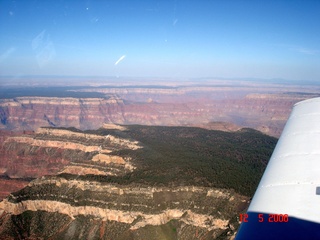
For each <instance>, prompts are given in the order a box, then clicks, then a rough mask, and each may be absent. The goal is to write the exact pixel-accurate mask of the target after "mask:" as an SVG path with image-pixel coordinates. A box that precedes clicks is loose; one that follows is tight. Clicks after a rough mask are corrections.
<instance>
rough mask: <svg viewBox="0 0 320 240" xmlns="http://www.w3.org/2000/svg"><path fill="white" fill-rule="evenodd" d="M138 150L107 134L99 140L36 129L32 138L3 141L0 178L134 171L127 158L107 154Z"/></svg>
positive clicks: (132, 143)
mask: <svg viewBox="0 0 320 240" xmlns="http://www.w3.org/2000/svg"><path fill="white" fill-rule="evenodd" d="M140 148H141V146H140V145H139V143H138V141H134V140H128V139H124V138H121V137H118V136H113V135H112V134H110V133H109V134H107V135H104V136H103V135H97V134H89V133H83V132H80V131H75V130H74V131H71V130H67V129H54V128H40V129H38V130H37V131H36V132H35V133H34V134H24V135H23V136H14V137H7V138H6V139H5V140H4V142H3V147H2V150H1V151H2V154H3V155H2V159H1V160H0V174H2V175H6V176H9V177H11V178H35V177H39V176H43V175H47V174H50V175H52V174H56V173H58V172H64V173H73V174H75V173H77V174H82V175H84V174H97V175H118V174H119V173H121V172H122V173H125V172H126V171H132V170H133V169H134V168H135V167H134V166H133V165H132V163H131V159H130V158H129V157H126V158H123V157H120V156H116V155H110V154H111V153H112V152H113V151H114V150H117V151H119V150H121V149H130V150H137V149H140ZM21 166H23V167H21ZM64 167H65V169H63V168H64Z"/></svg>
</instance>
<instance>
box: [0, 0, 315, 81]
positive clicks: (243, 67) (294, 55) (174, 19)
mask: <svg viewBox="0 0 320 240" xmlns="http://www.w3.org/2000/svg"><path fill="white" fill-rule="evenodd" d="M0 74H1V75H14V76H25V75H81V76H84V75H90V76H92V75H99V76H102V75H105V76H141V77H148V76H156V77H157V76H159V77H165V76H168V77H176V78H180V77H184V78H185V77H187V78H188V77H226V78H230V77H232V78H236V77H241V78H244V77H255V78H286V79H300V80H315V81H319V82H320V1H318V0H314V1H312V0H303V1H295V0H290V1H288V0H284V1H281V0H275V1H272V0H268V1H253V0H247V1H240V0H234V1H228V0H170V1H169V0H145V1H143V0H126V1H125V0H112V1H107V0H105V1H102V0H101V1H93V0H86V1H78V0H77V1H75V0H69V1H67V0H63V1H59V0H47V1H46V0H38V1H37V0H34V1H32V0H28V1H24V0H16V1H9V0H0Z"/></svg>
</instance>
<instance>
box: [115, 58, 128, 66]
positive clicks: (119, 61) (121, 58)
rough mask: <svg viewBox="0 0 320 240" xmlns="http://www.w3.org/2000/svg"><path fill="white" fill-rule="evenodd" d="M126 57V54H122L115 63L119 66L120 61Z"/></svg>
mask: <svg viewBox="0 0 320 240" xmlns="http://www.w3.org/2000/svg"><path fill="white" fill-rule="evenodd" d="M125 58H126V55H122V56H121V57H120V58H119V59H118V60H117V61H116V62H115V63H114V65H115V66H117V65H118V63H119V62H121V61H122V60H123V59H125Z"/></svg>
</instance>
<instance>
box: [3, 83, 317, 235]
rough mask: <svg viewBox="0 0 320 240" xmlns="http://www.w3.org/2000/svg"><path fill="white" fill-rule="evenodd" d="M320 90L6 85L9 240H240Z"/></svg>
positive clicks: (271, 85) (272, 85)
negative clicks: (290, 126) (289, 125)
mask: <svg viewBox="0 0 320 240" xmlns="http://www.w3.org/2000/svg"><path fill="white" fill-rule="evenodd" d="M319 92H320V88H319V86H317V85H312V84H305V85H295V84H286V83H283V82H272V83H268V84H265V83H261V82H254V81H226V80H221V81H216V80H215V81H211V80H206V81H202V82H189V81H185V82H179V83H172V82H170V81H166V82H161V84H158V85H154V84H150V82H148V83H145V82H143V81H140V82H132V81H131V82H127V83H125V82H122V83H121V84H119V83H117V82H116V80H115V81H114V82H113V83H112V84H106V85H104V84H101V82H99V83H92V84H89V85H85V86H80V87H79V86H76V85H70V86H68V87H59V88H54V87H43V86H38V85H35V86H29V87H27V88H20V87H19V86H11V87H8V86H6V91H5V92H4V94H3V96H6V98H1V99H0V145H1V149H0V156H1V157H0V176H1V179H0V189H1V192H0V200H2V201H1V202H0V239H39V238H42V239H48V238H50V239H199V238H201V239H233V238H234V236H235V234H236V231H237V229H238V227H239V224H240V223H239V219H238V216H239V214H240V213H242V212H243V211H245V209H246V207H247V206H248V204H249V202H250V198H251V197H252V195H253V193H254V191H255V189H256V187H257V184H258V182H259V180H260V178H261V176H262V174H263V171H264V169H265V167H266V165H267V162H268V160H269V158H270V156H271V153H272V151H273V148H274V146H275V144H276V141H277V137H279V136H280V134H281V131H282V128H283V126H284V124H285V122H286V120H287V118H288V116H289V114H290V111H291V109H292V106H293V105H294V104H295V103H296V102H299V101H301V100H304V99H307V98H312V97H317V96H319V94H318V93H319ZM249 128H250V129H249ZM253 129H255V130H253ZM53 221H54V222H55V224H52V222H53Z"/></svg>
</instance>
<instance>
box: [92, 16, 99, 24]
mask: <svg viewBox="0 0 320 240" xmlns="http://www.w3.org/2000/svg"><path fill="white" fill-rule="evenodd" d="M90 21H91V22H92V23H96V22H98V21H99V18H97V17H93V18H91V20H90Z"/></svg>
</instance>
